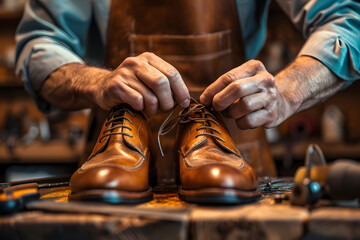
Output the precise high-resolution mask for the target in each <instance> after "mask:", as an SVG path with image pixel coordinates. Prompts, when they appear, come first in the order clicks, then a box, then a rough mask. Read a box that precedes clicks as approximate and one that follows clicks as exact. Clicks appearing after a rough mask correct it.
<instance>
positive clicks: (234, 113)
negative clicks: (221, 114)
mask: <svg viewBox="0 0 360 240" xmlns="http://www.w3.org/2000/svg"><path fill="white" fill-rule="evenodd" d="M271 99H272V97H271V96H270V95H269V94H268V93H266V92H260V93H255V94H252V95H249V96H246V97H243V98H241V99H239V100H238V101H236V102H235V103H233V104H232V105H231V106H230V107H229V109H228V113H229V115H230V117H231V118H234V119H238V118H241V117H243V116H245V115H246V114H249V113H252V112H255V111H257V110H260V109H262V108H265V107H266V106H267V105H268V104H269V102H270V100H271Z"/></svg>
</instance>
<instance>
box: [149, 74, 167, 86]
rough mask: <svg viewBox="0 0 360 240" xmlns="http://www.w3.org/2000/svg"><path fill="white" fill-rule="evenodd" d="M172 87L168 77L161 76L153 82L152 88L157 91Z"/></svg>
mask: <svg viewBox="0 0 360 240" xmlns="http://www.w3.org/2000/svg"><path fill="white" fill-rule="evenodd" d="M169 86H170V83H169V80H168V79H167V78H166V77H162V76H159V77H157V78H155V79H154V81H153V82H152V87H153V88H155V89H164V88H167V87H169Z"/></svg>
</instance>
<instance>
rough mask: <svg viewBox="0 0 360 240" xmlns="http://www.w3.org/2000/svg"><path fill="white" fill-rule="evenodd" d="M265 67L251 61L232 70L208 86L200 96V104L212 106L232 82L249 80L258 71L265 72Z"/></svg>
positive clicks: (255, 61)
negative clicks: (214, 100)
mask: <svg viewBox="0 0 360 240" xmlns="http://www.w3.org/2000/svg"><path fill="white" fill-rule="evenodd" d="M265 70H266V69H265V67H264V65H263V64H262V63H261V62H260V61H257V60H250V61H247V62H246V63H244V64H242V65H241V66H239V67H237V68H234V69H232V70H231V71H229V72H227V73H225V74H224V75H222V76H221V77H219V78H218V79H217V80H216V81H215V82H214V83H212V84H211V85H210V86H208V87H207V88H206V89H205V91H204V92H203V93H202V94H201V96H200V102H201V103H203V104H205V105H210V104H211V103H212V101H213V98H214V96H215V95H216V94H217V93H219V92H220V91H222V90H223V89H224V88H226V87H227V86H228V85H229V84H231V83H232V82H234V81H236V80H239V79H242V78H248V77H251V76H253V75H255V73H256V72H258V71H265Z"/></svg>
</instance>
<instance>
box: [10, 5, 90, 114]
mask: <svg viewBox="0 0 360 240" xmlns="http://www.w3.org/2000/svg"><path fill="white" fill-rule="evenodd" d="M89 2H90V1H85V0H84V1H81V0H77V1H71V0H62V1H58V0H48V1H45V0H31V1H28V2H27V3H26V6H25V9H24V15H23V18H22V20H21V22H20V24H19V26H18V29H17V33H16V42H17V47H16V73H17V75H18V76H20V77H21V78H22V79H23V81H24V86H25V88H26V90H27V91H28V92H29V93H30V94H31V95H32V97H33V98H34V100H35V101H36V103H37V105H38V107H39V109H40V110H41V111H43V112H49V111H51V110H52V109H53V108H54V107H53V106H51V105H50V104H49V103H47V102H46V101H45V100H43V99H42V98H41V97H40V96H39V95H38V94H37V93H38V91H39V90H40V88H41V86H42V84H43V82H44V81H45V80H46V79H47V77H48V76H49V75H50V74H51V73H52V72H53V71H55V70H56V69H58V68H59V67H61V66H63V65H65V64H68V63H72V62H80V63H82V62H83V60H82V59H81V57H82V56H83V55H84V51H85V46H84V41H85V38H86V33H87V30H88V27H89V25H90V21H91V4H90V3H89Z"/></svg>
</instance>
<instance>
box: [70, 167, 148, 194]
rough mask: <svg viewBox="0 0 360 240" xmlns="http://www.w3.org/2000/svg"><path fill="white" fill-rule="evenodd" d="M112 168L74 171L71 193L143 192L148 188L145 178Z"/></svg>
mask: <svg viewBox="0 0 360 240" xmlns="http://www.w3.org/2000/svg"><path fill="white" fill-rule="evenodd" d="M139 175H140V174H137V173H136V172H132V171H127V170H125V169H122V168H119V167H114V166H101V167H94V168H90V169H87V170H86V171H79V170H78V171H76V172H75V173H74V174H73V175H72V177H71V179H70V189H71V191H72V192H79V191H84V190H92V189H114V190H122V191H143V190H145V189H147V188H148V182H147V176H143V174H141V175H140V176H139Z"/></svg>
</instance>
